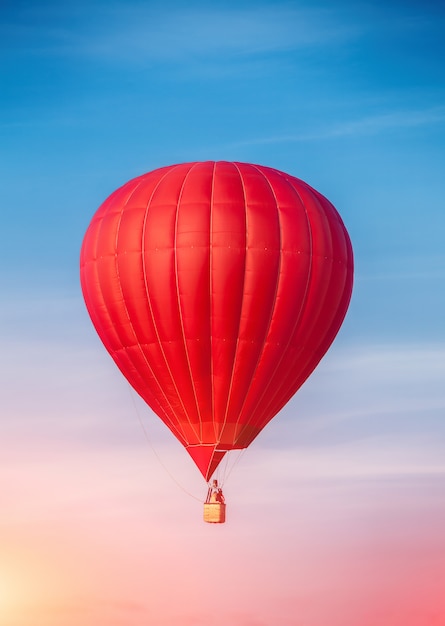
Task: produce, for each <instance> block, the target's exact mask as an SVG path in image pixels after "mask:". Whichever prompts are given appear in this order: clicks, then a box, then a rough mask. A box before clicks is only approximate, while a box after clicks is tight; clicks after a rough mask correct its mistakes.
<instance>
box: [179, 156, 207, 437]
mask: <svg viewBox="0 0 445 626" xmlns="http://www.w3.org/2000/svg"><path fill="white" fill-rule="evenodd" d="M197 165H198V164H197V163H194V164H192V165H191V167H190V168H189V169H188V170H187V173H186V175H185V177H184V180H183V182H182V185H181V189H180V192H179V197H178V201H177V203H176V216H175V236H174V246H173V250H174V265H175V285H176V298H177V302H178V311H179V320H180V326H181V333H182V341H183V344H184V352H185V357H186V361H187V366H188V371H189V377H190V383H191V385H192V389H193V397H194V399H195V405H196V411H197V414H198V418H199V441H200V442H201V443H202V419H201V412H200V408H199V402H198V397H197V394H196V387H195V383H194V380H193V371H192V366H191V363H190V355H189V350H188V347H187V337H186V335H185V329H184V317H183V311H182V307H181V296H180V293H179V278H178V247H177V237H178V221H179V209H180V204H181V198H182V195H183V192H184V187H185V184H186V181H187V178H188V177H189V176H190V172H191V171H192V169H193V168H194V167H197ZM178 396H179V394H178ZM181 403H182V404H183V401H182V399H181ZM186 416H187V419H188V422H189V424H190V428H191V429H192V430H193V431H194V432H196V431H195V427H194V424H192V422H191V421H190V418H189V416H188V412H187V411H186Z"/></svg>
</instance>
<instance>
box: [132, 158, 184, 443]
mask: <svg viewBox="0 0 445 626" xmlns="http://www.w3.org/2000/svg"><path fill="white" fill-rule="evenodd" d="M171 171H172V170H171V169H169V170H167V171H166V172H165V173H164V175H163V176H162V177H161V178H160V179H159V180H158V182H157V183H156V186H155V188H154V189H153V191H152V193H151V196H150V198H149V200H148V202H147V204H146V210H145V215H144V220H143V225H142V233H141V261H142V271H143V275H144V285H145V295H146V298H147V305H148V309H149V311H150V314H151V319H152V322H153V328H154V331H155V334H156V338H157V341H158V346H159V349H160V351H161V354H162V356H163V358H164V363H165V365H166V367H167V371H168V373H169V374H170V378H171V381H172V383H173V385H174V387H175V390H176V393H177V395H178V398H179V399H180V400H181V398H180V396H179V393H178V389H177V386H176V382H175V380H174V377H173V374H172V371H171V369H170V365H169V363H168V359H167V357H166V355H165V351H164V348H163V346H162V342H161V340H160V336H159V330H158V326H157V324H156V319H155V316H154V314H153V305H152V302H151V297H150V290H149V286H148V280H147V271H146V263H145V248H144V241H145V233H146V230H147V218H148V213H149V211H150V204H151V201H152V199H153V196H154V193H155V191H156V190H157V189H158V187H159V185H160V184H161V182H162V181H163V180H164V179H165V178H166V177H167V175H168V174H169V173H170V172H171ZM154 378H155V380H156V383H157V384H158V387H159V389H160V390H161V393H162V395H163V397H164V398H165V400H166V403H167V404H168V405H169V407H170V410H171V412H172V414H173V415H174V416H175V418H176V422H177V424H176V426H175V425H174V424H173V421H172V419H171V418H170V417H168V421H169V423H170V424H171V425H172V426H173V428H174V430H176V431H180V430H182V432H183V434H182V436H181V438H182V439H184V440H185V442H186V444H187V445H188V444H189V443H190V442H189V440H188V439H187V437H186V435H185V432H184V430H183V429H182V426H181V421H180V418H179V417H178V416H177V414H176V412H175V410H174V408H173V406H172V404H171V402H170V401H169V399H168V397H167V396H166V394H165V393H164V391H163V388H162V385H161V384H160V383H159V382H158V379H157V378H156V377H154ZM181 405H182V408H183V410H184V413H185V412H186V411H185V407H184V404H183V403H182V400H181Z"/></svg>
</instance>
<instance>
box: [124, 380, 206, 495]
mask: <svg viewBox="0 0 445 626" xmlns="http://www.w3.org/2000/svg"><path fill="white" fill-rule="evenodd" d="M128 391H129V394H130V397H131V400H132V403H133V408H134V410H135V412H136V416H137V418H138V421H139V425H140V426H141V428H142V432H143V433H144V436H145V439H146V441H147V443H148V445H149V446H150V448H151V450H152V452H153V454H154V455H155V457H156V459H157V460H158V462H159V464H160V465H161V467H163V469H164V470H165V472H166V473H167V474H168V476H169V477H170V478H171V480H172V481H173V482H174V483H175V484H176V486H177V487H179V489H181V491H183V492H184V493H185V494H187V495H188V496H190V497H191V498H193V499H194V500H197V501H198V502H202V498H197V497H196V496H195V495H194V494H192V493H190V491H188V490H187V489H186V488H185V487H184V485H182V484H181V483H180V482H179V481H178V480H177V479H176V478H175V476H173V474H172V473H171V472H170V470H169V469H168V467H167V466H166V465H165V463H164V462H163V460H162V459H161V457H160V456H159V454H158V453H157V451H156V449H155V447H154V445H153V443H152V441H151V439H150V437H149V435H148V431H147V429H146V427H145V424H144V422H143V420H142V417H141V414H140V412H139V409H138V406H137V404H136V401H135V399H134V394H133V389H132V388H131V386H130V384H129V383H128Z"/></svg>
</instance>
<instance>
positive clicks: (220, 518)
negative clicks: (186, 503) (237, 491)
mask: <svg viewBox="0 0 445 626" xmlns="http://www.w3.org/2000/svg"><path fill="white" fill-rule="evenodd" d="M204 521H205V522H208V523H209V524H224V522H225V521H226V505H225V504H224V503H223V502H205V503H204Z"/></svg>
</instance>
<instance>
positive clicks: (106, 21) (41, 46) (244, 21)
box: [5, 3, 357, 63]
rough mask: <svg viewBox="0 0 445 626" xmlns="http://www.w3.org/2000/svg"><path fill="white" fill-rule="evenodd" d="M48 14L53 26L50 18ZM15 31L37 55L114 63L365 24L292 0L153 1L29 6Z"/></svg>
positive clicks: (275, 44)
mask: <svg viewBox="0 0 445 626" xmlns="http://www.w3.org/2000/svg"><path fill="white" fill-rule="evenodd" d="M45 15H46V16H47V18H48V20H47V23H44V22H43V21H42V17H44V16H45ZM85 16H87V17H88V21H85ZM73 26H74V28H73ZM11 29H12V31H13V33H15V36H16V37H17V39H18V40H19V41H22V42H23V41H24V40H26V41H27V45H28V46H33V47H34V51H35V52H38V51H40V52H42V53H46V52H49V51H53V52H56V51H58V52H59V53H70V54H76V55H87V56H90V57H95V58H97V59H100V58H101V59H107V58H110V59H112V60H114V61H115V60H116V59H117V58H119V59H121V60H125V59H130V58H131V60H132V62H137V63H140V62H144V61H147V60H152V61H153V60H174V59H175V60H179V61H180V60H182V59H183V58H184V56H185V57H187V58H188V59H190V58H193V57H206V58H208V57H209V56H214V55H220V54H224V55H229V56H231V55H235V56H239V55H252V54H259V53H271V52H279V51H282V50H291V49H298V48H304V47H308V46H310V47H312V46H326V45H332V44H333V43H336V44H338V43H339V42H341V41H344V40H349V39H350V38H351V37H354V36H356V34H357V27H354V26H353V25H348V24H346V23H345V22H344V21H340V20H339V19H338V17H337V16H336V15H335V14H334V13H333V12H332V11H329V10H327V9H312V8H304V9H302V8H299V9H296V8H294V7H292V6H291V5H289V4H287V3H285V4H281V5H280V4H277V5H274V6H268V5H263V6H261V5H255V6H253V7H251V8H239V7H233V8H232V7H224V8H223V7H218V6H211V7H210V6H208V5H207V6H205V7H199V8H195V7H193V6H192V7H189V8H183V7H177V8H175V9H174V10H170V11H168V10H165V8H162V7H158V6H156V5H153V4H151V3H150V5H141V4H139V5H134V4H132V3H114V4H111V5H107V6H104V5H102V6H100V7H98V8H96V9H95V7H94V5H93V6H88V10H87V11H85V10H84V11H83V15H82V12H80V11H79V10H77V9H76V8H73V7H66V9H65V10H64V11H61V10H60V8H59V10H57V11H55V10H54V8H53V7H51V8H49V7H47V10H46V11H45V9H44V7H39V13H36V11H35V10H34V9H33V8H29V9H28V11H26V12H22V13H21V15H20V19H19V20H18V21H17V22H15V23H14V22H9V23H8V29H7V30H5V34H8V35H9V37H8V39H9V38H10V37H11ZM11 45H14V42H13V40H12V41H11ZM29 49H30V48H29Z"/></svg>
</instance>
